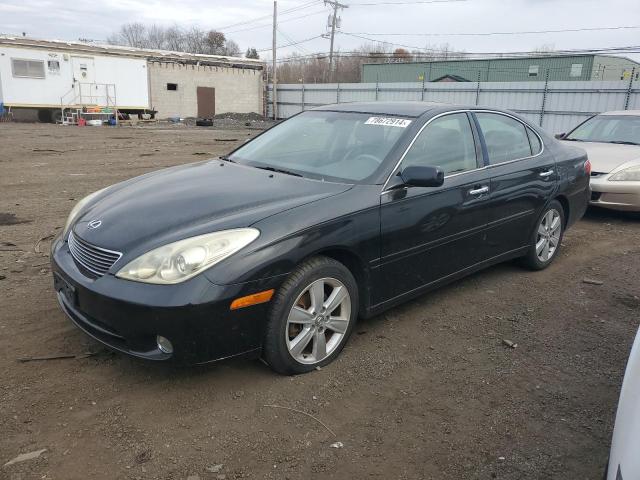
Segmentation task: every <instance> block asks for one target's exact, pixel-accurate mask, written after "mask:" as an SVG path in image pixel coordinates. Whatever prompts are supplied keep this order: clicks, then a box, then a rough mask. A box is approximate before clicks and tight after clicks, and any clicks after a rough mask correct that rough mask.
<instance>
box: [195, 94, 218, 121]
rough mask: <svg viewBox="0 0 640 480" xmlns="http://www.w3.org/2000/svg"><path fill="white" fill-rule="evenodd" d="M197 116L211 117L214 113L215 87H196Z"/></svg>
mask: <svg viewBox="0 0 640 480" xmlns="http://www.w3.org/2000/svg"><path fill="white" fill-rule="evenodd" d="M197 94H198V117H199V118H212V117H213V116H214V115H215V114H216V89H215V88H211V87H198V89H197Z"/></svg>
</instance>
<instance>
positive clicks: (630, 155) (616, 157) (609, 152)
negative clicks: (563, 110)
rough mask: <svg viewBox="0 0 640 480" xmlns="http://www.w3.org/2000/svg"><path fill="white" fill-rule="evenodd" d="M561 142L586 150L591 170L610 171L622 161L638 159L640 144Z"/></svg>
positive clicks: (639, 157)
mask: <svg viewBox="0 0 640 480" xmlns="http://www.w3.org/2000/svg"><path fill="white" fill-rule="evenodd" d="M563 143H564V144H571V145H573V146H576V147H580V148H582V149H584V150H586V151H587V155H588V156H589V161H590V162H591V170H592V171H593V172H600V173H610V172H612V171H613V170H615V169H616V168H617V167H618V166H620V165H622V164H623V163H626V162H628V161H630V160H636V159H640V146H636V145H618V144H615V143H598V142H570V141H565V142H563Z"/></svg>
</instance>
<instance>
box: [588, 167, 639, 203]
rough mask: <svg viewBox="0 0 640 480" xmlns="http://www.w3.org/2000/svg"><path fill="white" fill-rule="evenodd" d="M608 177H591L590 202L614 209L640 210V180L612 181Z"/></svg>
mask: <svg viewBox="0 0 640 480" xmlns="http://www.w3.org/2000/svg"><path fill="white" fill-rule="evenodd" d="M607 177H608V175H607V176H602V178H593V177H592V178H591V200H590V202H589V204H590V205H593V206H597V207H602V208H610V209H612V210H623V211H630V212H637V211H640V182H611V181H609V180H607V179H606V178H607Z"/></svg>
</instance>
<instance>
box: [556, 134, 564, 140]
mask: <svg viewBox="0 0 640 480" xmlns="http://www.w3.org/2000/svg"><path fill="white" fill-rule="evenodd" d="M554 136H555V137H556V138H557V139H558V140H563V139H564V137H566V136H567V134H566V133H556V134H555V135H554Z"/></svg>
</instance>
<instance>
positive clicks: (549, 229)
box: [536, 208, 562, 262]
mask: <svg viewBox="0 0 640 480" xmlns="http://www.w3.org/2000/svg"><path fill="white" fill-rule="evenodd" d="M561 234H562V217H561V216H560V212H558V211H557V210H556V209H555V208H551V209H549V210H548V211H547V213H545V214H544V216H543V217H542V219H541V220H540V224H539V225H538V233H537V236H536V255H537V256H538V260H540V261H541V262H548V261H549V260H551V258H552V257H553V255H554V254H555V253H556V250H557V249H558V247H559V246H560V235H561Z"/></svg>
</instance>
